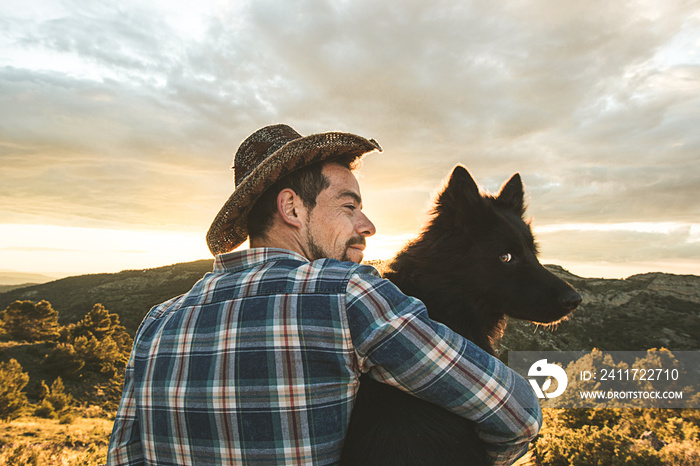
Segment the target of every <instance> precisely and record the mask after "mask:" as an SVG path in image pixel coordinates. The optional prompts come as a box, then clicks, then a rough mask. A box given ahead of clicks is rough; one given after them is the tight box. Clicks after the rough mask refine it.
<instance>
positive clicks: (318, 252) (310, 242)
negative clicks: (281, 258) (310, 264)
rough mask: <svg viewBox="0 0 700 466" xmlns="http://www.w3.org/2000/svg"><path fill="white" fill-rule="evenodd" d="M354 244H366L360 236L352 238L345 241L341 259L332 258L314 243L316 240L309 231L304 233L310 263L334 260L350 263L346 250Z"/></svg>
mask: <svg viewBox="0 0 700 466" xmlns="http://www.w3.org/2000/svg"><path fill="white" fill-rule="evenodd" d="M354 244H363V245H364V244H366V241H365V238H364V237H362V236H353V237H352V238H350V239H349V240H348V241H347V243H345V248H343V255H342V257H333V256H332V255H331V254H329V253H328V252H327V251H324V250H323V248H322V247H321V246H320V245H319V244H318V243H317V242H316V239H315V238H314V236H313V235H312V234H311V232H310V231H307V232H306V247H307V249H308V251H309V255H310V256H311V257H309V259H310V260H311V261H315V260H318V259H336V260H339V261H341V262H352V259H350V257H349V256H348V250H349V249H350V246H352V245H354Z"/></svg>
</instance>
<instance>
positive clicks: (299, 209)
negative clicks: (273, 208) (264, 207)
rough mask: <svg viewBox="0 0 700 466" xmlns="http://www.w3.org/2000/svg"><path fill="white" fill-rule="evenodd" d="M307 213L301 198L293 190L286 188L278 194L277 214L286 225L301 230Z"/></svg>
mask: <svg viewBox="0 0 700 466" xmlns="http://www.w3.org/2000/svg"><path fill="white" fill-rule="evenodd" d="M305 211H306V210H305V209H304V204H303V202H302V201H301V198H300V197H299V196H298V195H297V193H295V192H294V190H293V189H291V188H285V189H283V190H282V191H280V192H279V193H278V194H277V213H278V214H279V215H280V217H281V218H282V221H283V222H284V223H285V224H287V225H291V226H294V227H297V228H301V226H302V219H303V217H302V215H303V214H304V213H305Z"/></svg>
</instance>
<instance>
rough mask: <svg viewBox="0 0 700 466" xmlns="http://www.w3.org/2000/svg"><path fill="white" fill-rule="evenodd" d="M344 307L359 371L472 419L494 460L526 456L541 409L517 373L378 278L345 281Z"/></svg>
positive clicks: (500, 461)
mask: <svg viewBox="0 0 700 466" xmlns="http://www.w3.org/2000/svg"><path fill="white" fill-rule="evenodd" d="M365 270H366V269H365ZM347 313H348V321H349V323H350V332H351V334H352V338H353V343H354V344H355V349H356V351H357V354H358V357H359V362H360V368H361V370H362V371H363V372H369V373H370V375H371V376H372V377H373V378H375V379H377V380H379V381H381V382H385V383H388V384H390V385H393V386H396V387H398V388H400V389H402V390H405V391H407V392H409V393H411V394H413V395H415V396H417V397H420V398H423V399H425V400H427V401H430V402H432V403H435V404H437V405H440V406H442V407H444V408H446V409H448V410H450V411H452V412H454V413H456V414H458V415H460V416H462V417H465V418H468V419H470V420H472V421H474V422H475V423H476V428H477V431H478V433H479V436H480V438H481V439H482V440H483V441H484V442H485V443H486V446H487V449H488V451H489V454H490V455H491V457H492V458H493V460H494V464H496V465H505V464H511V463H512V462H513V461H515V460H516V459H517V458H519V457H520V456H522V455H523V454H525V452H526V451H527V447H528V443H529V442H530V441H531V440H532V439H533V438H534V437H535V436H536V435H537V433H538V432H539V429H540V426H541V424H542V413H541V410H540V407H539V403H538V400H537V398H536V396H535V394H534V392H533V391H532V389H531V388H530V386H529V385H528V383H527V382H526V381H525V380H524V379H523V378H522V377H521V376H520V375H518V374H516V373H515V372H513V371H512V370H511V369H509V368H508V367H506V366H505V365H504V364H503V363H502V362H501V361H499V360H498V359H496V358H494V357H493V356H491V355H489V354H488V353H486V352H485V351H483V350H482V349H481V348H479V347H478V346H476V345H475V344H474V343H472V342H470V341H469V340H466V339H465V338H463V337H462V336H460V335H458V334H457V333H455V332H453V331H452V330H450V329H449V328H447V327H446V326H444V325H442V324H440V323H437V322H435V321H433V320H431V319H430V318H429V317H428V314H427V311H426V309H425V306H424V305H423V303H421V302H420V301H419V300H417V299H415V298H410V297H408V296H406V295H404V294H403V293H401V291H400V290H399V289H398V288H397V287H396V286H395V285H393V284H392V283H391V282H389V281H387V280H383V279H381V278H379V277H378V276H375V275H371V274H361V275H355V276H353V277H352V278H351V279H350V281H349V283H348V302H347Z"/></svg>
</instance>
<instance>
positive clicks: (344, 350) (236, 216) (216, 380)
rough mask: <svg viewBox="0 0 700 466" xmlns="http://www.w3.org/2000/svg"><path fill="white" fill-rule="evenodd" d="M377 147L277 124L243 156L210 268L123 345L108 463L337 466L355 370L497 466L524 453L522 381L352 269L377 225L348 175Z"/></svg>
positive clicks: (535, 424)
mask: <svg viewBox="0 0 700 466" xmlns="http://www.w3.org/2000/svg"><path fill="white" fill-rule="evenodd" d="M375 149H376V150H381V149H380V148H379V145H378V144H377V143H376V142H374V141H373V140H367V139H364V138H361V137H359V136H355V135H352V134H347V133H324V134H316V135H311V136H307V137H302V136H300V135H299V134H298V133H297V132H296V131H294V130H293V129H292V128H290V127H288V126H285V125H276V126H270V127H266V128H263V129H261V130H258V131H257V132H255V133H254V134H253V135H251V136H250V137H249V138H248V139H246V140H245V141H244V142H243V143H242V144H241V147H240V148H239V150H238V152H237V153H236V156H235V159H234V170H235V180H234V182H235V190H234V192H233V194H232V195H231V197H230V198H229V199H228V201H227V202H226V204H225V205H224V207H223V208H222V209H221V211H220V212H219V214H218V215H217V217H216V219H215V220H214V222H213V223H212V226H211V228H210V230H209V232H208V234H207V242H208V245H209V248H210V250H211V251H212V253H213V254H214V255H215V256H216V260H215V263H214V271H213V272H212V273H209V274H207V275H205V277H204V278H203V279H202V280H200V281H199V282H198V283H197V284H195V285H194V287H193V288H192V290H190V291H189V292H188V293H186V294H185V295H183V296H180V297H177V298H174V299H172V300H170V301H167V302H165V303H163V304H161V305H159V306H156V307H154V308H153V309H152V310H151V311H150V312H149V314H148V315H147V316H146V318H145V319H144V321H143V323H142V324H141V327H140V328H139V330H138V332H137V335H136V337H135V339H134V347H133V350H132V354H131V357H130V360H129V363H128V366H127V372H126V378H125V384H124V393H123V396H122V401H121V404H120V407H119V411H118V413H117V418H116V421H115V424H114V430H113V432H112V437H111V440H110V446H109V457H108V464H109V465H120V464H159V465H163V464H172V465H185V464H265V465H268V464H269V465H276V464H290V465H292V464H293V465H297V464H335V463H337V462H338V461H339V458H340V452H341V448H342V442H343V437H344V433H345V431H346V429H347V425H348V422H349V418H350V413H351V409H352V405H353V401H354V397H355V394H356V392H357V389H358V385H359V376H360V374H361V373H365V372H366V373H369V374H371V376H372V377H374V378H376V379H378V380H380V381H383V382H385V383H389V384H392V385H395V386H397V387H399V388H401V389H403V390H406V391H408V392H410V393H412V394H414V395H416V396H419V397H421V398H424V399H427V400H429V401H431V402H434V403H437V404H439V405H441V406H443V407H445V408H446V409H450V410H452V411H454V412H456V413H458V414H460V415H462V416H465V417H467V418H469V419H472V420H474V421H475V422H476V423H477V426H478V430H479V433H480V436H481V438H482V439H483V440H484V441H485V442H487V443H488V445H489V450H490V454H491V456H492V457H493V459H494V464H509V463H511V462H512V461H513V460H515V459H516V458H518V457H519V456H521V455H522V454H523V453H524V452H525V451H526V450H527V444H528V442H529V441H530V440H531V439H532V438H533V437H534V436H535V435H536V434H537V432H538V430H539V426H540V424H541V412H540V411H539V406H538V404H537V399H536V398H534V394H533V393H532V390H531V389H530V387H529V385H528V384H527V383H526V382H525V380H524V379H522V378H521V377H520V376H518V375H516V374H514V373H513V372H512V371H510V370H509V369H508V368H506V367H505V366H504V365H503V364H502V363H501V362H500V361H498V360H497V359H495V358H493V357H491V356H489V355H488V354H486V353H485V352H483V351H481V350H480V349H479V348H478V347H477V346H476V345H474V344H472V343H471V342H468V341H466V340H465V339H463V338H462V337H461V336H459V335H457V334H455V333H454V332H452V331H451V330H449V329H448V328H447V327H445V326H443V325H441V324H438V323H435V322H433V321H431V320H430V319H429V318H428V316H427V312H426V310H425V306H424V305H423V304H422V303H421V302H420V301H418V300H416V299H414V298H410V297H407V296H405V295H403V294H402V293H401V292H400V291H399V290H398V289H397V288H396V287H395V286H394V285H393V284H391V283H390V282H388V281H387V280H383V279H382V278H381V277H379V275H378V273H377V272H376V271H375V270H374V269H373V268H372V267H369V266H364V265H360V262H361V261H362V258H363V249H364V247H365V238H366V237H368V236H371V235H373V234H374V233H375V227H374V225H373V224H372V222H371V221H370V220H369V219H368V218H367V217H366V216H365V214H364V213H363V212H362V198H361V194H360V189H359V185H358V182H357V179H356V178H355V176H354V175H353V173H352V170H351V169H352V168H353V166H354V164H355V163H356V162H357V161H358V160H359V159H360V158H361V157H362V156H363V155H364V154H366V153H368V152H371V151H373V150H375ZM248 236H249V237H250V245H251V249H247V250H241V251H237V252H230V251H232V250H233V249H235V248H236V247H237V246H239V245H240V244H241V243H243V242H244V241H245V239H246V238H247V237H248Z"/></svg>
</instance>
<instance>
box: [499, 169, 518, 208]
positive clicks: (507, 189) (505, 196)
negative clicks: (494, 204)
mask: <svg viewBox="0 0 700 466" xmlns="http://www.w3.org/2000/svg"><path fill="white" fill-rule="evenodd" d="M524 196H525V193H524V192H523V182H522V180H521V179H520V174H518V173H516V174H515V175H513V176H512V177H511V178H510V179H509V180H508V181H507V182H506V183H505V184H504V185H503V187H502V188H501V192H500V193H498V198H497V200H498V203H499V204H501V205H503V206H505V207H506V208H507V209H509V210H510V211H512V212H513V213H515V214H516V215H519V216H522V215H523V214H524V213H525V202H524V200H523V198H524Z"/></svg>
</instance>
